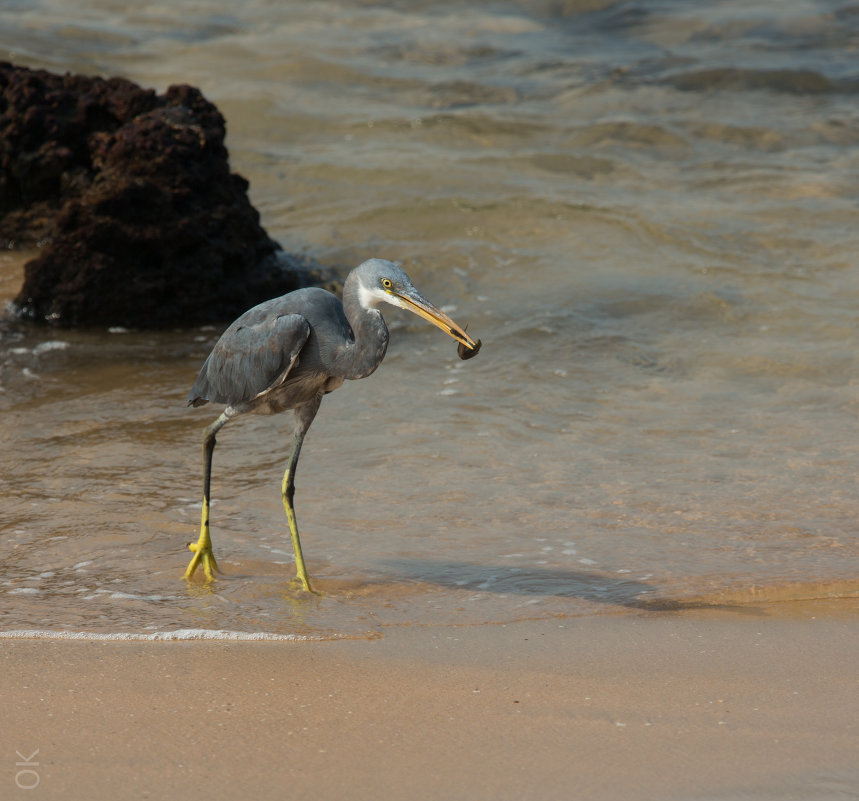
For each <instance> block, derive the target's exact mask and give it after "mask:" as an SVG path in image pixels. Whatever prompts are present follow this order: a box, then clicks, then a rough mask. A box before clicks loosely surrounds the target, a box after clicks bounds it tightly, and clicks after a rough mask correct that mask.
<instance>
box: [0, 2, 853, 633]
mask: <svg viewBox="0 0 859 801" xmlns="http://www.w3.org/2000/svg"><path fill="white" fill-rule="evenodd" d="M585 5H586V10H585V11H582V12H580V11H579V9H580V7H581V6H580V5H579V4H575V3H573V4H570V3H562V4H552V3H529V2H519V3H516V2H514V3H511V4H508V6H506V7H505V9H504V12H503V13H502V12H500V11H499V10H498V7H497V6H496V5H494V4H482V3H476V4H475V3H472V4H469V7H468V9H467V10H463V9H462V7H461V4H449V5H445V4H436V5H435V6H434V7H433V9H432V10H431V11H427V10H414V9H412V8H411V7H407V6H408V4H406V5H402V4H399V5H398V4H393V5H385V4H375V5H373V6H368V5H367V4H365V3H362V2H356V3H351V2H348V1H347V2H343V3H340V4H338V14H337V17H336V19H332V18H331V17H330V15H329V14H328V12H327V11H326V9H327V8H328V6H318V5H314V4H294V3H283V4H279V5H272V4H271V3H268V2H258V0H250V2H248V3H244V4H242V5H241V7H240V8H238V7H236V6H235V4H231V5H230V6H229V8H227V6H226V5H225V3H223V2H221V0H203V2H200V3H197V4H196V5H195V7H194V9H193V10H192V11H190V12H189V11H188V10H187V9H184V8H182V9H179V8H178V7H177V8H173V7H172V6H168V5H163V6H159V7H158V8H157V9H151V10H150V11H149V12H147V14H146V15H145V16H143V17H141V16H140V14H139V13H137V12H136V11H135V10H134V8H133V7H131V6H129V7H125V6H123V7H121V8H120V7H119V6H116V5H115V4H112V3H105V2H103V0H85V2H83V3H77V4H75V6H74V8H72V7H71V6H69V5H68V4H64V3H58V2H52V0H45V2H43V3H40V4H39V9H38V11H37V12H35V11H34V12H32V13H31V12H27V11H22V10H21V9H20V8H16V9H15V10H13V11H2V10H0V22H2V24H0V46H2V47H5V48H6V51H7V53H11V52H12V51H14V59H15V60H17V61H19V62H21V63H26V64H28V65H30V66H34V67H39V66H46V67H49V68H52V69H54V70H57V71H65V70H72V71H74V70H81V71H88V72H96V71H97V72H101V73H104V74H114V73H120V74H123V75H125V76H127V77H130V78H132V79H134V80H137V81H139V82H140V83H143V84H145V85H152V86H156V87H158V88H159V89H163V88H165V87H166V85H167V84H169V83H171V82H190V83H196V84H198V85H200V86H201V87H202V89H203V91H204V92H205V93H206V94H207V96H209V97H210V98H211V99H212V100H213V101H215V102H216V103H217V104H218V105H219V107H220V108H221V110H222V111H223V112H224V114H225V116H226V118H227V121H228V127H229V146H230V149H231V154H232V160H233V167H234V169H236V170H237V171H238V172H240V173H242V174H243V175H245V176H246V177H247V178H248V179H249V180H250V184H251V193H252V199H253V202H254V203H255V205H256V206H257V207H258V208H259V209H260V211H261V214H262V218H263V224H264V225H265V226H266V228H267V229H268V230H269V231H270V232H271V233H272V235H273V236H274V237H275V238H276V239H278V240H280V241H281V242H283V243H284V244H285V245H287V247H292V248H295V249H303V248H306V249H308V250H310V251H311V252H312V253H313V254H314V255H315V256H317V257H319V258H321V259H323V260H327V261H330V262H331V263H336V264H339V265H348V266H353V265H355V264H357V263H359V262H360V261H361V260H363V259H364V258H366V257H369V256H383V257H388V258H393V259H402V260H404V261H405V267H406V269H407V270H408V272H409V274H410V275H412V276H413V277H414V278H415V281H416V283H418V284H419V285H420V286H421V287H422V289H425V291H426V292H427V294H428V296H430V297H437V298H445V299H447V302H448V303H449V304H450V306H449V307H446V308H445V311H446V312H448V313H450V314H451V315H452V316H453V317H455V318H456V319H462V320H464V321H468V322H469V323H470V325H471V327H472V328H473V330H474V331H476V332H479V335H480V337H481V338H482V340H483V343H484V346H483V348H482V350H481V354H480V358H479V359H474V360H472V361H469V362H462V361H461V360H460V359H459V358H458V357H457V355H456V353H455V352H454V350H453V348H448V347H447V346H446V344H445V343H444V342H440V341H438V339H437V337H436V336H435V335H434V333H433V332H432V331H431V330H425V329H424V328H423V326H422V325H421V323H420V321H415V322H414V323H413V321H411V320H409V319H405V316H403V315H400V314H399V313H398V312H396V311H393V312H391V313H390V314H389V315H388V317H387V320H388V323H389V326H390V328H391V345H390V348H389V351H388V355H387V357H386V360H385V363H384V365H382V367H381V368H380V370H379V371H378V372H377V373H376V374H374V375H373V376H372V377H371V378H370V379H368V380H367V381H361V382H356V383H355V384H354V385H353V386H350V387H349V390H350V391H349V392H348V393H334V394H333V395H332V396H329V397H326V399H325V401H324V405H325V413H324V414H322V415H320V418H319V420H318V421H317V422H316V424H315V425H314V427H313V430H312V431H311V433H310V434H309V440H310V441H309V442H308V447H307V449H306V451H305V453H304V455H303V456H302V465H301V471H300V472H299V475H298V480H297V484H298V488H297V497H298V499H299V503H300V506H299V508H298V510H297V512H298V515H299V518H300V519H301V520H302V526H303V529H304V530H303V539H304V543H305V547H306V551H307V553H308V555H309V556H311V560H310V564H309V566H308V567H309V570H310V572H311V574H313V575H314V576H315V577H318V580H319V583H320V587H321V588H322V589H323V591H324V592H325V594H324V595H323V597H322V598H321V599H319V600H318V601H315V602H306V601H303V600H301V599H300V598H297V597H296V596H294V595H292V594H291V593H290V592H289V587H288V581H289V579H290V578H291V577H292V575H293V574H294V572H295V568H294V564H293V562H292V555H291V553H290V550H291V549H290V547H289V541H288V538H287V537H286V532H285V531H284V523H283V512H282V507H281V505H280V503H281V502H280V494H279V481H280V477H281V476H282V474H283V469H284V467H285V460H286V457H287V453H286V447H287V444H288V441H289V433H290V432H289V429H288V423H287V421H280V420H271V419H266V420H239V421H236V422H235V423H234V425H235V426H236V431H235V432H230V431H226V430H225V431H224V432H222V435H221V437H220V438H219V442H218V453H217V454H216V457H215V460H216V465H215V479H214V481H215V486H214V487H213V497H214V498H215V504H214V510H213V518H212V519H213V521H216V522H215V524H214V528H213V530H212V536H213V539H214V543H215V548H216V549H217V550H218V556H219V563H220V564H221V566H222V568H223V569H224V570H225V575H224V576H223V577H222V578H221V579H219V580H218V582H217V583H216V584H215V586H214V587H213V588H211V590H210V591H202V590H201V589H200V588H199V587H198V586H197V585H194V584H192V585H186V584H185V583H184V582H183V581H182V579H181V574H182V571H183V569H184V566H185V564H186V563H187V551H186V547H187V543H188V541H189V540H191V539H193V538H194V537H195V536H196V532H197V526H198V521H199V515H200V504H199V495H200V493H199V463H198V462H199V440H200V436H201V433H202V428H203V426H204V425H205V422H204V421H201V420H200V418H199V417H198V416H197V415H194V414H192V413H191V412H189V411H188V410H187V409H186V408H185V405H184V401H185V397H186V394H187V391H188V388H189V386H190V383H191V382H192V381H193V377H194V375H195V374H196V371H197V368H198V367H199V364H200V363H201V361H202V359H203V358H204V357H205V355H206V353H207V352H208V351H209V349H210V348H211V346H212V344H213V342H214V340H215V339H216V338H217V336H218V334H219V331H217V330H214V329H212V330H208V329H207V330H193V331H171V332H159V333H144V332H127V331H113V332H109V333H107V332H100V331H74V332H72V331H58V330H45V329H33V328H23V327H20V326H18V325H16V324H15V323H6V324H4V325H3V327H2V328H0V414H2V418H0V419H2V424H0V452H2V454H3V456H2V463H0V531H2V535H3V536H2V541H0V629H2V630H13V629H37V630H43V629H66V630H85V631H92V632H110V631H114V632H116V631H124V632H137V633H139V634H144V635H145V634H152V633H154V632H162V631H170V630H174V629H195V630H196V629H213V630H214V629H217V630H231V631H244V632H271V633H276V634H283V635H289V636H301V637H334V636H343V635H348V636H378V633H379V632H380V631H382V630H384V628H385V627H386V626H390V625H400V624H403V625H406V624H409V625H410V624H417V623H438V622H444V623H481V622H501V621H507V620H517V619H523V618H533V617H541V616H554V615H586V614H598V613H606V612H615V611H628V610H630V609H633V610H640V609H673V608H685V607H687V606H689V605H705V606H706V605H712V604H735V605H740V606H743V605H749V604H752V605H753V604H755V603H758V602H763V601H769V600H780V599H788V598H827V597H855V595H856V594H857V586H856V583H855V582H856V578H855V577H856V575H857V574H859V538H857V531H856V526H855V517H856V515H855V510H856V508H857V501H859V497H857V496H859V490H857V483H856V478H855V476H856V473H857V471H856V465H857V463H859V444H857V440H856V438H855V437H852V436H851V432H853V431H854V430H855V421H856V413H857V410H859V406H857V398H856V371H855V366H856V365H855V354H856V353H857V351H859V347H857V346H859V334H857V327H856V324H855V323H856V306H857V298H859V273H857V271H856V270H855V269H853V266H854V265H853V255H852V254H855V253H856V252H857V251H859V241H857V233H856V226H855V207H856V201H857V197H856V192H857V190H856V187H857V186H859V176H857V174H856V170H857V164H856V160H855V158H854V157H853V152H854V150H855V146H856V144H857V142H859V134H857V124H856V112H855V92H854V89H855V86H854V83H855V76H853V72H854V71H855V70H854V65H853V64H852V62H850V60H849V59H847V60H845V59H844V58H843V52H846V51H843V49H842V48H841V45H843V44H845V43H847V42H849V41H850V40H851V39H850V38H851V37H855V33H856V25H857V24H859V18H857V17H856V15H852V16H851V15H850V14H848V13H846V12H845V13H842V12H841V11H839V9H838V8H837V7H836V6H832V7H831V8H830V6H828V5H826V4H824V6H820V7H819V8H818V7H809V6H807V5H803V4H790V3H789V4H787V5H782V6H780V8H779V15H778V19H775V18H770V17H769V16H767V15H768V14H769V12H768V11H765V10H763V11H762V10H759V9H757V8H752V9H751V10H749V9H747V8H746V7H743V8H740V7H739V6H736V5H735V4H732V3H721V4H688V3H682V2H679V1H678V2H673V0H669V1H668V2H665V3H662V4H660V7H659V12H658V13H656V12H655V11H653V10H652V9H650V8H648V7H645V6H642V7H641V8H638V9H637V10H636V12H635V13H632V14H629V13H625V11H624V9H626V8H627V7H626V6H624V5H621V6H618V5H617V4H614V3H606V4H593V3H589V4H585ZM836 5H837V4H836ZM57 31H61V32H62V35H61V36H59V35H58V34H57V33H56V32H57ZM213 76H217V80H215V79H214V78H213ZM24 261H25V257H24V255H22V254H16V253H5V252H4V253H3V254H0V297H2V299H3V300H5V299H7V298H11V297H12V296H14V294H15V293H16V292H17V290H18V287H19V286H20V270H21V267H22V264H23V262H24ZM370 382H373V385H372V386H371V385H370ZM239 429H241V430H239ZM394 443H396V444H394Z"/></svg>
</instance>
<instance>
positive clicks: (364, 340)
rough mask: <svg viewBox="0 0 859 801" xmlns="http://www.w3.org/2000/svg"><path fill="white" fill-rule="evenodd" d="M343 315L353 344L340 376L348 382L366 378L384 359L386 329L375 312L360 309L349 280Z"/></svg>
mask: <svg viewBox="0 0 859 801" xmlns="http://www.w3.org/2000/svg"><path fill="white" fill-rule="evenodd" d="M350 277H351V276H350ZM343 311H344V313H345V314H346V319H347V320H348V321H349V325H350V326H351V328H352V334H353V336H354V341H353V342H352V344H351V345H350V346H349V347H347V348H346V352H345V353H344V354H343V370H342V375H343V377H344V378H347V379H356V378H366V377H367V376H368V375H370V373H372V372H373V371H374V370H375V369H376V368H377V367H378V366H379V365H380V364H381V363H382V359H384V358H385V351H386V350H387V349H388V326H386V325H385V321H384V320H383V319H382V314H381V312H379V310H378V309H375V308H371V309H368V308H366V307H365V306H362V305H361V302H360V298H359V294H358V292H357V291H356V290H355V288H353V287H352V286H350V282H349V278H347V279H346V285H345V286H344V287H343Z"/></svg>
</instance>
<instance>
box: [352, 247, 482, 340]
mask: <svg viewBox="0 0 859 801" xmlns="http://www.w3.org/2000/svg"><path fill="white" fill-rule="evenodd" d="M352 274H353V275H354V276H355V279H356V280H357V292H358V302H359V303H360V304H361V306H363V307H364V308H365V309H373V308H375V307H376V306H378V305H379V304H380V303H390V304H391V306H397V307H398V308H400V309H407V310H408V311H410V312H413V313H414V314H417V315H418V317H423V318H424V320H428V321H429V322H431V323H432V324H433V325H435V326H438V327H439V328H440V329H441V330H442V331H444V332H445V333H446V334H448V335H449V336H451V337H453V338H454V339H455V340H456V341H457V342H459V343H461V344H462V345H464V346H465V347H466V348H469V349H470V350H472V351H473V350H475V349H476V348H477V347H478V345H477V343H476V342H475V341H474V340H473V339H472V338H471V337H470V336H468V334H466V333H465V329H464V328H462V327H461V326H459V325H458V324H457V323H455V322H454V321H453V320H451V319H450V317H448V316H447V315H446V314H445V313H444V312H443V311H442V310H441V309H439V308H438V307H437V306H434V305H433V304H432V303H430V302H429V301H428V300H427V299H426V298H425V297H424V296H423V295H421V293H420V292H418V290H417V289H415V287H414V284H412V280H411V278H409V277H408V275H406V273H405V272H404V271H403V270H402V269H401V268H400V267H399V266H397V265H396V264H394V262H392V261H386V260H385V259H369V260H368V261H365V262H364V263H363V264H361V265H360V266H358V267H357V268H356V269H355V270H353V273H352Z"/></svg>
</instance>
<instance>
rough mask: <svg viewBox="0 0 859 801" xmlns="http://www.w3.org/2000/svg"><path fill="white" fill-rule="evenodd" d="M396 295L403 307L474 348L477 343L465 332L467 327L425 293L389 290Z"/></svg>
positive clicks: (466, 345)
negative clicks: (426, 296) (451, 316)
mask: <svg viewBox="0 0 859 801" xmlns="http://www.w3.org/2000/svg"><path fill="white" fill-rule="evenodd" d="M388 292H389V293H390V294H391V295H393V296H394V297H396V298H398V299H399V300H400V301H401V302H402V304H401V305H402V308H404V309H408V310H409V311H410V312H414V313H415V314H417V315H418V317H423V318H424V320H428V321H429V322H431V323H432V324H433V325H435V326H438V327H439V328H440V329H441V330H442V331H444V332H445V333H446V334H447V335H448V336H451V337H453V338H454V339H455V340H456V341H457V342H460V343H461V344H463V345H465V347H467V348H470V349H471V350H474V349H475V348H476V347H477V343H476V342H475V341H474V340H473V339H472V338H471V337H470V336H468V334H466V333H465V329H464V328H462V327H461V326H460V325H458V324H457V323H455V322H454V321H453V320H451V319H450V317H448V316H447V315H446V314H445V313H444V312H443V311H442V310H441V309H439V308H438V307H436V306H434V305H433V304H432V303H430V302H429V301H428V300H427V299H426V298H425V297H424V296H423V295H421V294H420V293H419V292H417V291H416V290H414V291H411V292H408V293H406V292H396V291H394V290H390V289H389V290H388Z"/></svg>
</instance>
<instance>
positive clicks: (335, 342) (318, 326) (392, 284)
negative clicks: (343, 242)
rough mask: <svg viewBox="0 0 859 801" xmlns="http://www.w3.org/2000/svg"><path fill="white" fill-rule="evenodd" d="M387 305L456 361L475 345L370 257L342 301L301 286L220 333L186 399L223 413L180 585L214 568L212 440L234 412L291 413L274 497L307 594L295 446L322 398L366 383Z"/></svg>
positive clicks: (386, 264) (206, 457) (208, 441)
mask: <svg viewBox="0 0 859 801" xmlns="http://www.w3.org/2000/svg"><path fill="white" fill-rule="evenodd" d="M380 303H390V304H391V305H392V306H397V307H399V308H401V309H408V310H409V311H411V312H414V313H415V314H417V315H419V316H420V317H423V318H424V319H425V320H429V322H431V323H433V325H437V326H438V327H439V328H441V329H442V331H444V332H445V333H446V334H449V335H450V336H451V337H453V338H454V339H455V340H456V341H457V342H459V343H460V344H459V349H458V350H459V354H460V356H461V357H463V358H467V357H468V356H473V355H475V354H476V353H477V350H478V349H479V347H480V341H479V340H478V341H477V342H475V341H474V340H473V339H472V338H471V337H470V336H468V334H466V333H465V330H464V329H463V328H460V326H459V325H457V324H456V323H455V322H454V321H453V320H451V319H450V317H448V316H447V315H446V314H444V312H442V311H441V310H440V309H438V308H436V307H435V306H434V305H433V304H432V303H430V302H429V301H428V300H427V299H426V298H425V297H424V296H423V295H421V293H420V292H418V291H417V289H415V288H414V286H413V285H412V282H411V280H410V279H409V277H408V276H407V275H406V274H405V273H404V272H403V271H402V270H401V269H400V268H399V267H398V266H397V265H396V264H394V263H392V262H390V261H385V260H383V259H370V260H369V261H365V262H364V263H363V264H361V265H360V266H358V267H356V268H355V269H354V270H352V272H351V273H349V276H348V277H347V278H346V282H345V284H344V285H343V302H342V303H341V302H340V300H338V299H337V297H336V296H335V295H333V294H331V293H330V292H327V291H326V290H324V289H320V288H318V287H308V288H306V289H298V290H296V291H294V292H290V293H288V294H286V295H283V296H282V297H279V298H275V299H274V300H269V301H266V302H265V303H261V304H260V305H259V306H255V307H254V308H252V309H250V310H249V311H246V312H245V313H244V314H243V315H242V316H241V317H239V318H238V319H237V320H236V321H235V322H234V323H233V324H232V325H230V327H229V328H227V330H226V331H225V332H224V333H223V335H222V336H221V338H220V339H219V340H218V342H217V344H216V345H215V347H214V348H213V350H212V352H211V353H210V354H209V356H208V358H207V359H206V361H205V362H204V363H203V367H202V368H201V369H200V374H199V375H198V376H197V380H196V381H195V382H194V386H193V387H191V392H190V393H189V394H188V405H189V406H202V405H204V404H206V403H209V402H211V403H224V404H226V408H225V409H224V411H223V412H222V413H221V415H220V416H219V417H218V419H217V420H215V421H214V422H213V423H212V424H211V425H210V426H209V427H208V428H207V429H206V431H205V434H204V436H203V513H202V520H201V522H200V537H199V539H198V540H197V542H193V543H191V544H190V545H189V546H188V547H189V548H190V549H191V550H192V551H194V556H193V557H192V559H191V562H190V564H189V565H188V569H187V570H186V571H185V578H186V579H190V578H191V577H192V576H193V575H194V572H195V571H196V569H197V567H198V566H199V565H201V564H202V567H203V572H204V574H205V577H206V580H207V581H211V580H212V579H213V578H214V571H215V570H217V569H218V565H217V563H216V562H215V556H214V554H213V553H212V540H211V537H210V536H209V502H210V496H209V491H210V485H211V476H212V454H213V452H214V450H215V435H216V434H217V433H218V432H219V431H220V430H221V429H222V428H223V427H224V425H225V424H226V423H227V422H228V421H230V420H232V419H233V418H234V417H237V416H238V415H240V414H247V413H249V412H253V413H255V414H276V413H278V412H285V411H287V410H289V409H292V410H294V412H295V429H294V434H293V442H292V452H291V453H290V455H289V462H288V463H287V466H286V472H285V473H284V475H283V482H282V484H281V494H282V496H283V506H284V509H285V510H286V517H287V520H288V521H289V533H290V535H291V537H292V547H293V550H294V551H295V567H296V573H297V575H296V579H297V581H299V582H300V583H301V586H302V587H303V588H304V589H305V590H306V591H308V592H312V591H313V590H312V589H311V587H310V580H309V578H308V576H307V569H306V567H305V565H304V556H303V555H302V553H301V542H300V541H299V538H298V526H297V525H296V522H295V510H294V508H293V505H292V499H293V496H294V494H295V468H296V465H297V464H298V456H299V453H300V452H301V444H302V442H303V441H304V436H305V434H307V429H308V428H310V424H311V423H312V422H313V418H314V417H315V416H316V412H317V411H318V410H319V404H320V403H321V402H322V396H323V395H325V394H327V393H329V392H332V391H333V390H335V389H337V388H338V387H339V386H341V385H342V383H343V381H344V380H345V379H347V378H348V379H357V378H366V377H367V376H368V375H370V374H371V373H372V372H373V371H374V370H375V369H376V368H377V367H378V366H379V365H380V364H381V362H382V359H383V358H384V356H385V351H386V349H387V347H388V327H387V326H386V325H385V321H384V320H383V319H382V315H381V313H380V312H379V309H378V306H379V304H380Z"/></svg>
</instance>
